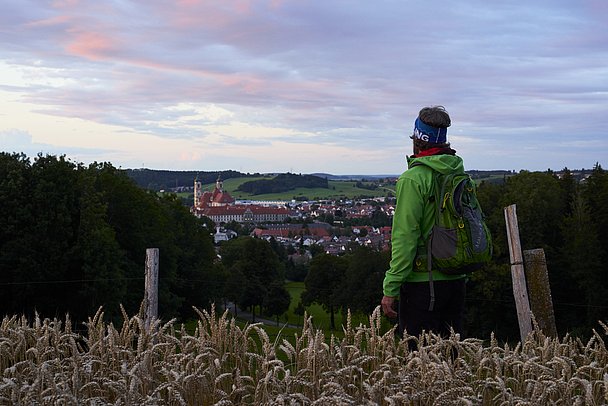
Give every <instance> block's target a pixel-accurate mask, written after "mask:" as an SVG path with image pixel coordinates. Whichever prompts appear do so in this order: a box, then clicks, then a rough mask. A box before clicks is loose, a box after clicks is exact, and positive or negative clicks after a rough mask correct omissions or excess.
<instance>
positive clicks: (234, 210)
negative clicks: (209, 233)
mask: <svg viewBox="0 0 608 406" xmlns="http://www.w3.org/2000/svg"><path fill="white" fill-rule="evenodd" d="M192 213H193V214H194V215H195V216H197V217H203V216H205V217H209V218H210V219H211V220H213V222H214V223H216V224H218V225H219V224H222V223H229V222H231V221H236V222H237V223H246V222H251V223H262V222H283V221H284V220H285V219H286V218H287V217H289V210H288V209H287V208H286V207H271V206H263V205H257V204H236V201H235V199H234V198H233V197H232V196H231V195H230V193H228V192H227V191H226V190H224V183H223V182H222V178H221V175H220V176H218V178H217V181H216V182H215V189H214V190H213V191H212V192H211V191H203V188H202V184H201V182H199V180H198V178H197V179H195V180H194V206H192Z"/></svg>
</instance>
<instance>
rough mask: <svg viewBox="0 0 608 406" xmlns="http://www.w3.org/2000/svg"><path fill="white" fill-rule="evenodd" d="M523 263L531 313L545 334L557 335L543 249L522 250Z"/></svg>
mask: <svg viewBox="0 0 608 406" xmlns="http://www.w3.org/2000/svg"><path fill="white" fill-rule="evenodd" d="M524 263H525V268H526V281H527V282H528V289H530V307H531V308H532V314H533V315H534V318H535V319H536V322H537V323H538V326H539V327H540V329H541V330H542V331H543V333H544V334H545V335H546V336H548V337H557V328H556V327H555V314H554V313H553V300H552V299H551V286H550V285H549V272H548V270H547V261H546V260H545V251H544V250H543V249H542V248H538V249H535V250H526V251H524Z"/></svg>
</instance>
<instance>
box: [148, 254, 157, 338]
mask: <svg viewBox="0 0 608 406" xmlns="http://www.w3.org/2000/svg"><path fill="white" fill-rule="evenodd" d="M158 260H159V253H158V248H148V249H146V279H145V287H146V291H145V295H144V310H145V313H144V317H145V319H144V322H145V325H146V329H150V326H151V325H152V323H153V322H154V320H156V319H157V318H158Z"/></svg>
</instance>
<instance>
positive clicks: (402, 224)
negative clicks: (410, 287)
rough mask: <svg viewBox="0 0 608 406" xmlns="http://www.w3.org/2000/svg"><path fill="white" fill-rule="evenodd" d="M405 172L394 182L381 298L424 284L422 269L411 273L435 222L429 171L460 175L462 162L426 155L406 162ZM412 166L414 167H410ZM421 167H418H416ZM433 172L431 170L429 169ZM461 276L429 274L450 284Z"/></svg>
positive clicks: (423, 270) (431, 178) (440, 156)
mask: <svg viewBox="0 0 608 406" xmlns="http://www.w3.org/2000/svg"><path fill="white" fill-rule="evenodd" d="M407 163H408V168H409V169H408V170H407V171H405V172H404V173H403V174H402V175H401V176H400V177H399V180H398V181H397V206H396V208H395V215H394V217H393V231H392V237H391V243H392V256H391V263H390V269H389V270H388V271H386V274H385V276H384V284H383V288H384V295H385V296H392V297H397V296H399V289H400V287H401V285H402V284H403V283H404V282H428V281H429V275H428V271H427V270H426V265H424V266H422V267H418V268H419V269H418V271H417V272H415V271H414V268H415V267H416V266H415V260H416V254H417V252H418V251H422V252H423V253H426V237H427V236H428V235H429V233H430V231H431V228H432V227H433V224H434V222H435V208H436V206H435V203H434V202H433V201H429V198H430V197H431V195H432V194H433V169H434V170H436V171H438V172H439V173H452V172H456V173H462V172H464V166H463V162H462V158H460V157H459V156H456V155H430V156H423V157H419V158H408V161H407ZM414 163H417V164H416V165H415V166H413V164H414ZM420 164H422V165H420ZM431 168H433V169H431ZM464 277H466V276H465V275H445V274H444V273H441V272H439V271H435V270H433V280H435V281H441V280H453V279H461V278H464Z"/></svg>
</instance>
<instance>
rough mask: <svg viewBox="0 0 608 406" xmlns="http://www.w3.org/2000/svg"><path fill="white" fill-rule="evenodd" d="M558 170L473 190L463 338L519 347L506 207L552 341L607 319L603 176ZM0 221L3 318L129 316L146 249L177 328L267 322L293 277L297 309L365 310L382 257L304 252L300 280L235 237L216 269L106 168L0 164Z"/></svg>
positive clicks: (267, 247)
mask: <svg viewBox="0 0 608 406" xmlns="http://www.w3.org/2000/svg"><path fill="white" fill-rule="evenodd" d="M568 173H569V172H568V171H567V170H564V171H563V175H562V176H561V177H558V176H557V175H556V174H555V173H553V172H551V171H547V172H528V171H521V172H520V173H518V174H514V175H512V176H510V177H508V178H506V179H505V181H504V182H502V183H489V182H483V183H481V184H480V185H479V191H478V193H479V199H480V201H481V203H482V206H483V208H484V212H485V215H486V217H487V221H488V224H489V226H490V228H491V231H492V235H493V239H494V246H495V252H494V258H493V261H492V263H491V264H489V265H488V266H487V267H486V268H485V269H484V270H481V271H478V272H476V273H474V274H473V275H472V276H471V279H470V281H469V283H468V286H467V289H468V292H467V335H468V336H471V337H479V338H483V339H487V338H488V337H489V336H490V334H491V333H492V332H494V333H495V335H496V337H497V338H499V339H500V340H505V341H509V340H517V339H518V337H519V330H518V326H517V315H516V311H515V304H514V300H513V293H512V287H511V276H510V265H509V262H510V261H509V254H508V247H507V242H506V233H505V224H504V214H503V209H504V207H506V206H508V205H511V204H516V205H517V214H518V221H519V230H520V237H521V241H522V247H523V249H524V250H526V249H535V248H543V249H544V250H545V254H546V257H547V266H548V269H549V278H550V285H551V286H550V287H551V292H552V299H553V305H554V309H555V316H556V322H557V328H558V332H559V334H560V335H561V336H563V335H565V334H566V333H569V334H573V335H579V336H587V337H588V336H589V335H590V334H592V329H594V328H597V327H598V321H599V320H604V321H605V320H606V319H607V318H608V270H607V267H606V265H605V264H606V263H607V261H608V239H607V238H605V235H604V232H605V231H604V230H606V229H607V227H608V174H607V173H606V171H605V170H604V169H602V168H601V166H600V165H599V164H596V165H595V167H594V168H593V170H592V171H590V175H589V176H588V177H587V178H586V179H584V180H582V181H578V180H576V179H574V178H573V177H572V176H569V175H568ZM0 212H1V213H2V215H1V216H0V313H2V314H3V315H12V314H25V315H27V316H32V315H33V314H34V313H38V314H39V315H40V316H42V317H55V316H63V315H65V314H66V313H69V314H70V316H71V319H72V320H74V321H82V320H86V318H87V317H89V316H90V315H92V314H94V313H95V312H96V311H97V309H98V308H99V306H103V307H104V313H105V316H106V317H107V318H108V319H109V320H116V319H120V316H121V313H120V307H119V306H120V305H121V304H122V305H123V306H124V308H125V309H126V311H127V312H128V313H129V314H135V313H137V310H138V309H139V306H140V303H141V300H142V298H143V285H144V260H145V250H146V248H151V247H156V248H159V250H160V287H159V289H160V292H159V302H160V303H159V311H160V316H161V317H162V318H163V319H165V320H168V319H171V318H174V317H177V318H178V319H180V320H187V319H189V318H191V317H193V316H194V315H193V310H192V306H197V307H199V308H206V309H209V308H210V306H211V304H212V303H221V302H223V301H224V300H229V301H233V302H236V303H239V304H240V305H241V306H243V307H252V306H258V308H261V309H262V310H263V311H264V312H265V313H266V314H268V315H272V314H281V312H282V311H284V310H285V306H286V304H285V302H286V301H287V300H288V295H286V292H285V287H284V282H285V279H286V277H290V276H293V275H300V277H301V278H302V277H303V275H304V274H307V277H305V279H306V286H307V291H306V293H305V294H304V295H303V298H302V299H303V301H304V302H305V303H304V305H306V304H309V303H313V302H316V303H319V304H321V305H323V306H324V307H325V308H326V309H327V310H328V311H332V312H333V311H338V310H345V309H351V310H352V311H353V312H362V313H367V312H370V311H372V310H373V309H374V308H375V306H376V305H377V304H378V303H379V301H380V298H381V295H382V293H381V281H382V277H383V274H384V271H385V270H386V269H387V267H388V261H389V259H390V258H389V257H390V254H389V253H388V252H376V251H373V250H369V249H366V248H363V247H361V248H360V247H356V246H353V247H351V249H350V250H349V252H348V253H347V254H346V255H344V256H341V257H329V256H327V255H326V254H323V253H317V255H315V257H314V258H313V260H312V262H311V264H310V265H309V267H308V268H307V269H305V270H302V269H300V268H301V265H300V264H294V263H293V262H290V261H289V260H288V255H287V252H286V251H285V249H284V247H282V246H281V245H280V244H278V243H276V241H270V242H267V241H265V240H257V239H254V238H250V237H240V238H238V239H235V240H232V241H230V242H228V243H225V244H223V245H222V246H221V249H220V257H221V260H220V258H218V256H217V255H216V252H215V250H214V247H213V244H212V240H211V237H210V230H212V229H213V228H212V227H213V224H211V223H210V222H209V221H204V220H200V219H197V218H195V217H194V216H192V215H191V214H190V213H189V211H188V209H187V208H186V207H184V206H183V205H182V203H181V202H180V201H179V199H177V198H176V197H175V196H174V195H171V194H164V195H162V196H159V195H157V194H156V193H153V192H150V191H146V190H144V189H142V188H141V187H139V186H138V185H137V184H136V183H135V182H134V181H133V180H132V179H131V178H130V177H129V176H127V174H126V173H125V171H123V170H120V169H117V168H115V167H113V166H112V165H111V164H110V163H93V164H91V165H88V166H84V165H82V164H79V163H74V162H71V161H69V160H67V159H66V158H65V157H63V156H59V157H57V156H50V155H46V156H41V155H39V156H38V157H36V158H34V159H33V161H30V159H29V158H27V157H26V156H24V155H23V154H7V153H2V154H0ZM254 308H255V307H254ZM338 328H339V327H338Z"/></svg>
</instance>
